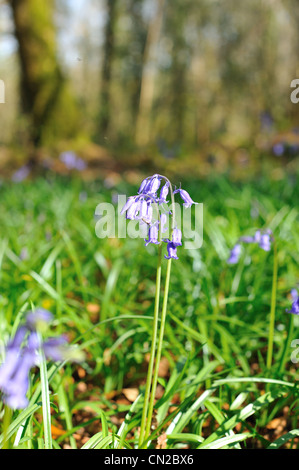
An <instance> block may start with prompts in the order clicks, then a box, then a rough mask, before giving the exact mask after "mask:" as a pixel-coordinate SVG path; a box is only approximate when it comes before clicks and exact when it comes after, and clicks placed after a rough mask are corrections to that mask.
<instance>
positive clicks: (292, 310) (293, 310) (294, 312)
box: [286, 289, 299, 315]
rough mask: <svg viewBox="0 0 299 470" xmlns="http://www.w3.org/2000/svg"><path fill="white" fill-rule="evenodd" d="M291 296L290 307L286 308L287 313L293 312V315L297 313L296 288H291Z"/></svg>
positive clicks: (298, 303)
mask: <svg viewBox="0 0 299 470" xmlns="http://www.w3.org/2000/svg"><path fill="white" fill-rule="evenodd" d="M291 296H292V299H293V302H292V307H291V309H290V310H286V312H287V313H293V314H294V315H299V295H298V291H297V290H296V289H292V290H291Z"/></svg>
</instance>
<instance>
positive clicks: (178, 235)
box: [172, 227, 182, 246]
mask: <svg viewBox="0 0 299 470" xmlns="http://www.w3.org/2000/svg"><path fill="white" fill-rule="evenodd" d="M172 243H173V244H174V245H175V246H179V245H181V244H182V232H181V231H180V229H179V228H177V227H176V228H174V229H173V232H172Z"/></svg>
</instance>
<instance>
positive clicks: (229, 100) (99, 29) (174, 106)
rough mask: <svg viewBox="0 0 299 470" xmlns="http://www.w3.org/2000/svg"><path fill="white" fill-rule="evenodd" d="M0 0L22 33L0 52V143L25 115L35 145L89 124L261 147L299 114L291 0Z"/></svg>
mask: <svg viewBox="0 0 299 470" xmlns="http://www.w3.org/2000/svg"><path fill="white" fill-rule="evenodd" d="M0 8H1V13H2V11H3V13H4V16H3V18H4V19H2V21H1V23H0V31H1V35H2V38H3V37H4V38H5V40H6V42H7V43H8V41H13V37H14V36H15V38H16V39H17V42H16V44H17V47H14V48H11V49H10V50H9V52H2V53H0V56H1V59H2V65H1V66H0V74H2V75H1V78H2V77H3V79H5V82H7V83H8V86H7V89H8V91H7V99H6V103H5V105H2V106H3V107H2V108H1V117H0V120H1V121H0V124H1V126H0V141H1V142H2V145H6V146H9V145H10V144H11V143H12V142H13V143H14V145H16V144H17V141H18V138H20V135H22V136H23V134H24V123H23V121H22V120H21V119H20V116H23V118H22V119H24V117H25V121H26V123H27V127H25V129H26V135H27V138H28V141H29V142H33V144H34V146H35V147H40V146H42V147H45V146H46V147H48V148H56V146H57V144H58V143H59V142H64V143H65V142H72V143H73V144H74V143H75V142H76V140H78V138H79V139H80V137H81V136H82V135H84V136H85V138H86V142H88V141H89V142H94V143H97V144H100V145H102V146H106V147H108V148H113V149H114V151H117V150H119V151H120V152H123V151H124V150H130V149H131V150H132V149H136V150H137V151H138V149H140V150H142V149H149V150H151V151H158V152H159V153H160V154H163V155H164V156H166V157H169V156H171V157H173V156H177V155H180V154H182V153H186V152H191V153H192V152H195V153H196V152H198V151H199V149H204V151H205V152H206V154H214V153H215V148H216V147H217V145H218V146H219V148H221V149H225V148H228V149H230V148H232V147H233V148H237V147H245V148H249V147H251V146H257V147H259V148H260V147H262V148H263V146H264V143H265V141H264V140H263V136H262V138H261V133H262V132H263V131H265V130H266V132H267V135H266V143H267V145H269V146H270V147H271V145H273V142H274V140H275V139H274V136H275V135H276V134H277V133H287V134H288V135H290V134H292V135H293V128H295V127H296V126H298V124H299V121H298V118H299V113H298V109H299V108H298V106H297V107H296V105H294V104H293V103H291V101H290V93H291V89H290V83H291V81H292V80H293V79H294V78H296V75H297V76H298V74H299V70H298V58H297V56H298V53H297V45H298V42H299V33H298V24H299V8H298V5H297V3H296V2H295V0H288V1H286V2H281V1H280V0H263V1H262V0H250V1H249V0H245V1H244V2H240V3H238V4H236V2H234V1H233V0H226V1H225V2H221V1H220V0H201V1H200V2H196V1H194V0H171V1H170V0H123V1H119V0H85V1H81V0H79V1H77V2H72V1H70V0H64V1H63V2H55V1H54V0H49V1H47V2H41V1H39V0H6V1H4V0H3V1H2V3H1V4H0ZM16 56H18V58H19V68H17V67H16V63H15V62H12V61H11V58H12V57H16ZM15 76H17V77H18V80H15V79H14V77H15ZM17 81H18V82H19V86H20V90H21V93H20V97H21V101H20V102H18V100H16V99H13V96H12V94H13V91H14V90H15V88H14V87H16V86H17V83H16V82H17ZM4 106H5V107H4ZM11 108H12V109H13V110H12V109H11ZM4 110H5V111H4ZM13 116H14V118H13ZM266 120H267V123H266ZM4 121H5V122H4ZM265 123H266V124H265ZM21 131H22V132H23V134H20V132H21ZM296 135H297V134H296ZM279 138H280V137H279ZM281 138H284V137H281ZM285 138H287V137H285ZM267 139H268V141H267ZM273 139H274V140H273ZM294 139H295V141H296V139H298V137H297V136H295V137H294ZM20 143H21V145H22V139H21V138H20ZM64 145H67V144H66V143H65V144H64ZM74 145H75V144H74ZM215 146H216V147H215ZM200 151H201V150H200Z"/></svg>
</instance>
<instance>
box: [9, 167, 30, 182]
mask: <svg viewBox="0 0 299 470" xmlns="http://www.w3.org/2000/svg"><path fill="white" fill-rule="evenodd" d="M29 174H30V167H29V166H28V165H23V166H21V167H20V168H19V169H18V170H16V171H15V172H14V173H13V175H12V177H11V179H12V181H13V182H14V183H20V182H21V181H24V180H25V179H26V178H27V176H29Z"/></svg>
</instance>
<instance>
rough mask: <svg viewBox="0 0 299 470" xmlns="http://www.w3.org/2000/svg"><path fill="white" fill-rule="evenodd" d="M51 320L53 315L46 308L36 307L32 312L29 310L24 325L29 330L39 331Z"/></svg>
mask: <svg viewBox="0 0 299 470" xmlns="http://www.w3.org/2000/svg"><path fill="white" fill-rule="evenodd" d="M52 320H53V315H52V313H51V312H49V311H48V310H45V309H44V308H37V309H36V310H35V311H34V312H29V313H27V315H26V326H27V328H29V329H30V330H31V331H36V330H38V331H40V330H41V329H44V326H48V324H49V323H50V322H51V321H52Z"/></svg>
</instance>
